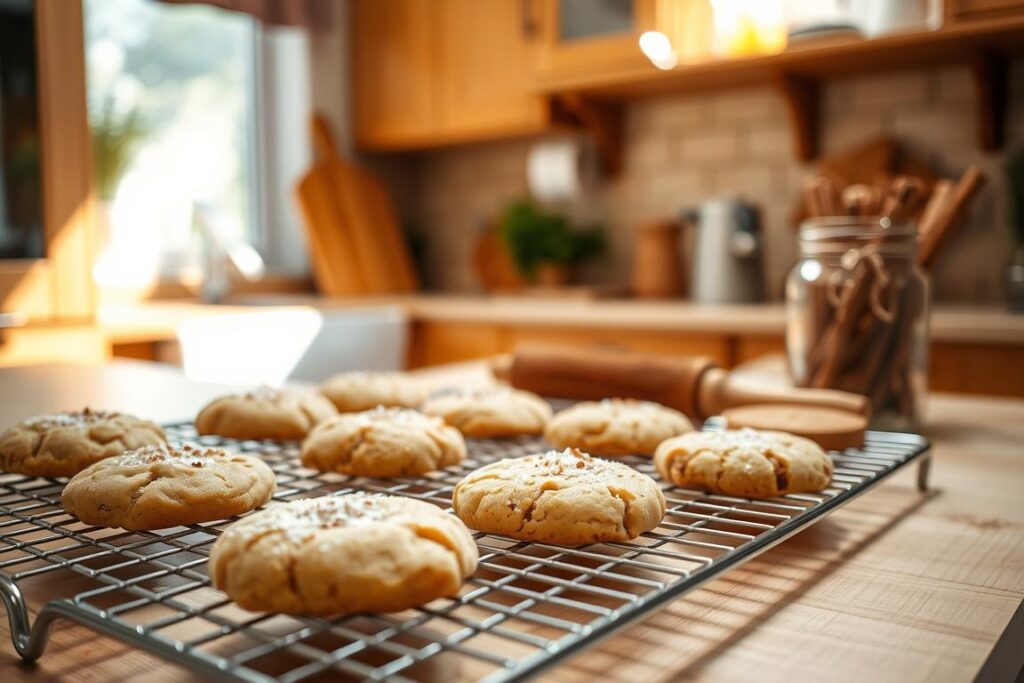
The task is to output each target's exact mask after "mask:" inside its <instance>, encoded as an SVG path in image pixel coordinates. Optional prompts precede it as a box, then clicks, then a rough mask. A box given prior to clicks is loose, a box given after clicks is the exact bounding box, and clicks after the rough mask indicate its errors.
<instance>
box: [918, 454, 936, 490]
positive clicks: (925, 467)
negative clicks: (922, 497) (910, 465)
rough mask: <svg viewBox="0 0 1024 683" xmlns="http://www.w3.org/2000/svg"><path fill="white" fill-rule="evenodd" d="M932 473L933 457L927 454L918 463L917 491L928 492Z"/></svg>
mask: <svg viewBox="0 0 1024 683" xmlns="http://www.w3.org/2000/svg"><path fill="white" fill-rule="evenodd" d="M931 471H932V455H931V453H927V454H925V455H924V456H922V457H921V459H920V460H918V461H917V490H918V491H927V490H928V478H929V476H930V475H931Z"/></svg>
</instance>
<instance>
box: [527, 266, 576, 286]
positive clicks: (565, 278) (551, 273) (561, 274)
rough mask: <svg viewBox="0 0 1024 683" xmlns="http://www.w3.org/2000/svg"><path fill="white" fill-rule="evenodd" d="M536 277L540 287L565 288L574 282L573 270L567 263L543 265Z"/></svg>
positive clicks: (537, 271)
mask: <svg viewBox="0 0 1024 683" xmlns="http://www.w3.org/2000/svg"><path fill="white" fill-rule="evenodd" d="M534 275H535V277H536V280H537V286H539V287H565V286H566V285H568V284H569V281H570V280H572V268H570V267H569V265H568V264H565V263H541V264H540V265H538V266H537V270H536V271H535V273H534Z"/></svg>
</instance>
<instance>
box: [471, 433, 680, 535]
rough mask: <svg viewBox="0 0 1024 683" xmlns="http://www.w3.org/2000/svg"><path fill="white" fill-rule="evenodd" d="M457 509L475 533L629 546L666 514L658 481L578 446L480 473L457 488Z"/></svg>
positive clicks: (511, 460) (508, 462)
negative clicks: (621, 542) (614, 543)
mask: <svg viewBox="0 0 1024 683" xmlns="http://www.w3.org/2000/svg"><path fill="white" fill-rule="evenodd" d="M452 506H453V508H454V510H455V514H457V515H458V516H459V518H460V519H461V520H462V521H463V522H465V523H466V525H467V526H469V527H470V528H473V529H476V530H477V531H484V532H487V533H491V534H501V535H503V536H511V537H512V538H518V539H521V540H524V541H538V542H542V543H552V544H555V545H565V546H576V545H583V544H585V543H600V542H603V541H627V540H629V539H631V538H636V537H637V536H639V535H640V534H642V533H643V532H645V531H649V530H651V529H653V528H654V527H656V526H658V524H659V523H660V522H661V519H662V517H664V516H665V496H664V495H662V493H661V489H660V488H658V484H657V483H656V482H655V481H654V480H653V479H651V478H650V477H648V476H647V475H646V474H641V473H640V472H637V471H636V470H634V469H632V468H631V467H629V466H627V465H624V464H623V463H620V462H612V461H610V460H601V459H599V458H592V457H590V456H589V455H587V454H586V453H582V452H580V451H578V450H576V449H571V450H570V449H567V450H564V451H549V452H547V453H538V454H536V455H528V456H526V457H524V458H508V459H505V460H498V461H497V462H493V463H491V464H490V465H486V466H484V467H481V468H480V469H478V470H474V471H473V472H470V473H469V474H468V475H466V478H465V479H463V480H462V481H460V482H459V483H458V485H457V486H456V487H455V490H454V491H453V492H452Z"/></svg>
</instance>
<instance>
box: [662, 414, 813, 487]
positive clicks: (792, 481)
mask: <svg viewBox="0 0 1024 683" xmlns="http://www.w3.org/2000/svg"><path fill="white" fill-rule="evenodd" d="M654 465H655V467H657V469H658V473H659V474H661V477H662V478H663V479H665V480H666V481H670V482H672V483H673V484H675V485H676V486H682V487H684V488H697V489H705V490H707V491H714V492H718V493H727V494H730V495H733V496H742V497H744V498H773V497H775V496H781V495H785V494H787V493H797V492H801V491H803V492H810V491H821V490H822V489H824V488H826V487H827V486H828V485H829V484H830V483H831V481H832V459H831V458H829V456H828V453H826V452H825V451H823V450H822V449H821V447H820V446H819V445H818V444H816V443H814V442H813V441H811V440H810V439H805V438H803V437H801V436H794V435H793V434H787V433H785V432H771V431H756V430H753V429H738V430H730V431H721V432H690V433H689V434H683V435H682V436H677V437H675V438H673V439H669V440H668V441H665V442H664V443H662V444H661V445H660V446H658V449H657V451H655V454H654Z"/></svg>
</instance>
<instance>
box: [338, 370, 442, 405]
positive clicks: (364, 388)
mask: <svg viewBox="0 0 1024 683" xmlns="http://www.w3.org/2000/svg"><path fill="white" fill-rule="evenodd" d="M320 393H322V394H323V395H324V396H326V397H327V398H329V399H330V400H331V403H333V404H334V406H335V407H336V408H337V409H338V411H339V412H342V413H358V412H360V411H363V410H370V409H371V408H376V407H377V406H387V407H389V408H418V407H419V405H420V404H421V403H423V401H424V400H425V399H426V398H427V396H426V393H425V392H424V391H423V389H421V388H420V387H419V385H418V384H416V382H415V381H414V380H413V379H412V378H410V377H409V376H408V375H406V374H405V373H403V372H343V373H341V374H340V375H335V376H334V377H331V378H330V379H328V380H327V381H326V382H324V383H323V384H322V385H320Z"/></svg>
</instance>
